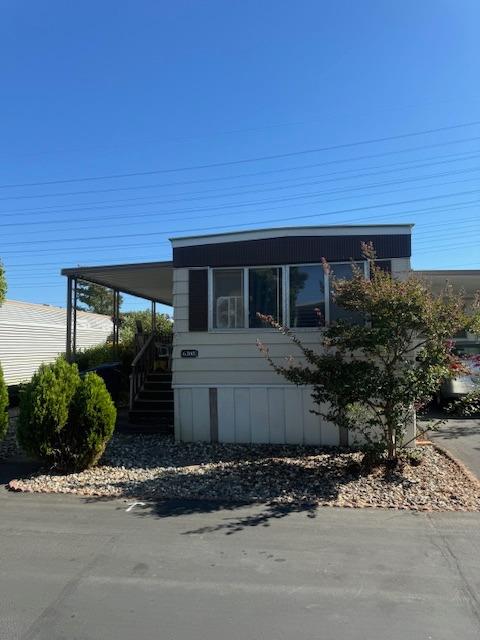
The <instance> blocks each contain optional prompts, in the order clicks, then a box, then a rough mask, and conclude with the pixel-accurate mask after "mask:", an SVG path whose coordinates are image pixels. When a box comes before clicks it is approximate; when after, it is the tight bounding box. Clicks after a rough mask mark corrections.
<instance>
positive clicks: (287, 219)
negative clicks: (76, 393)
mask: <svg viewBox="0 0 480 640" xmlns="http://www.w3.org/2000/svg"><path fill="white" fill-rule="evenodd" d="M479 192H480V189H471V190H466V191H459V192H456V193H449V194H443V195H436V196H428V197H423V198H413V199H409V200H399V201H397V202H390V203H381V204H375V205H366V206H361V207H352V208H347V209H338V210H335V211H329V212H321V213H313V214H303V215H297V216H287V217H282V218H275V219H269V220H263V221H258V220H257V221H256V222H255V224H257V225H258V224H271V223H277V222H292V221H294V220H299V219H311V218H320V217H325V216H331V215H337V214H341V213H351V212H357V211H366V210H369V209H381V208H386V207H389V206H400V205H408V204H414V203H416V202H425V201H428V200H439V199H444V198H452V197H455V196H461V195H472V194H478V193H479ZM410 213H411V212H410ZM393 215H396V216H400V215H402V214H401V213H395V214H393ZM407 215H409V213H407ZM252 224H254V223H252V222H247V223H241V224H238V223H237V224H229V225H221V226H213V227H212V226H210V227H197V228H190V229H170V230H163V231H159V232H147V233H136V234H132V233H128V234H117V235H111V234H110V235H108V236H88V237H83V238H77V239H76V240H75V241H76V242H80V241H81V242H84V241H89V242H90V241H92V240H100V241H104V240H116V239H120V238H135V237H151V236H166V235H168V234H171V233H181V234H186V233H192V232H203V231H219V230H222V229H231V228H239V227H250V226H251V225H252ZM64 240H68V238H66V239H65V238H64V239H61V240H57V242H64ZM51 242H52V240H51V239H49V240H29V241H24V242H13V243H5V244H4V246H16V245H32V244H45V243H51ZM127 246H128V245H127ZM102 248H103V250H104V249H105V246H103V247H102ZM108 248H109V249H110V248H112V247H110V246H109V247H108ZM84 249H85V247H83V248H82V250H84ZM66 250H71V249H70V248H67V249H66ZM34 251H35V250H34ZM37 251H42V250H41V249H39V250H37ZM43 251H49V252H53V251H54V250H52V248H51V247H50V248H48V249H44V250H43ZM2 253H3V255H7V254H8V253H11V252H9V251H6V252H5V251H3V252H2ZM17 253H21V252H17Z"/></svg>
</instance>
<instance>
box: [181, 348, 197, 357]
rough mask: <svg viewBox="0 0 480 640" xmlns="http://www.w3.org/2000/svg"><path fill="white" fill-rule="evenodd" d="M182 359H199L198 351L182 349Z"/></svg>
mask: <svg viewBox="0 0 480 640" xmlns="http://www.w3.org/2000/svg"><path fill="white" fill-rule="evenodd" d="M180 355H181V356H182V358H198V350H197V349H182V350H181V352H180Z"/></svg>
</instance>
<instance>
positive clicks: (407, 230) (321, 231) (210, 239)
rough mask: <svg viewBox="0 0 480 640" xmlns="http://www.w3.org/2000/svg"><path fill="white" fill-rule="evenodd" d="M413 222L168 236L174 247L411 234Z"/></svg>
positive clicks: (273, 228)
mask: <svg viewBox="0 0 480 640" xmlns="http://www.w3.org/2000/svg"><path fill="white" fill-rule="evenodd" d="M413 227H414V223H410V222H409V223H404V222H401V223H398V224H363V225H362V224H338V225H337V224H336V225H311V226H295V227H266V228H261V229H246V230H244V231H227V232H225V233H212V234H207V235H195V236H176V237H174V238H170V242H171V243H172V245H173V246H174V247H180V246H188V245H191V244H192V240H194V241H196V242H195V243H194V244H214V243H218V242H223V241H227V242H228V241H229V240H230V241H232V242H235V241H236V240H241V239H243V238H249V239H262V238H271V237H277V238H278V237H285V236H289V235H293V234H294V233H300V234H301V233H302V232H304V233H305V232H307V233H308V234H309V235H324V236H325V235H326V236H329V235H330V236H332V235H337V234H338V232H339V231H343V230H345V231H346V230H348V231H349V233H350V234H354V235H361V234H363V233H365V231H375V233H376V234H377V235H387V234H389V233H399V234H405V235H408V234H411V232H412V228H413Z"/></svg>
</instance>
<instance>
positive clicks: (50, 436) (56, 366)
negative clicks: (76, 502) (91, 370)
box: [17, 358, 81, 467]
mask: <svg viewBox="0 0 480 640" xmlns="http://www.w3.org/2000/svg"><path fill="white" fill-rule="evenodd" d="M80 382H81V380H80V375H79V373H78V369H77V366H76V365H70V364H68V362H66V361H65V360H63V358H59V359H58V360H57V361H56V362H54V363H53V364H48V365H41V367H40V368H39V370H38V371H37V372H36V373H35V374H34V376H33V378H32V379H31V381H30V382H29V383H28V384H27V385H26V386H25V389H24V391H23V393H22V395H21V398H20V414H19V418H18V425H17V438H18V442H19V444H20V446H21V447H22V449H24V450H25V451H26V452H27V453H29V454H30V455H31V456H33V457H35V458H40V459H41V460H44V461H45V462H48V463H49V464H52V465H55V466H59V467H60V466H63V462H64V455H65V453H66V452H65V444H64V441H65V434H64V430H65V429H66V427H67V425H68V420H69V411H70V405H71V402H72V399H73V396H74V394H75V391H76V389H77V387H78V386H79V384H80Z"/></svg>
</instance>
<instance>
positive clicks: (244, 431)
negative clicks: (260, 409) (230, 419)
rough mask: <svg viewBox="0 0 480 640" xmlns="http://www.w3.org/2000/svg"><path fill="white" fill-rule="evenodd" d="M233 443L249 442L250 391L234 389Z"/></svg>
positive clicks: (250, 438) (250, 437)
mask: <svg viewBox="0 0 480 640" xmlns="http://www.w3.org/2000/svg"><path fill="white" fill-rule="evenodd" d="M234 403H235V442H251V441H252V435H251V429H250V390H249V389H235V390H234Z"/></svg>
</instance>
